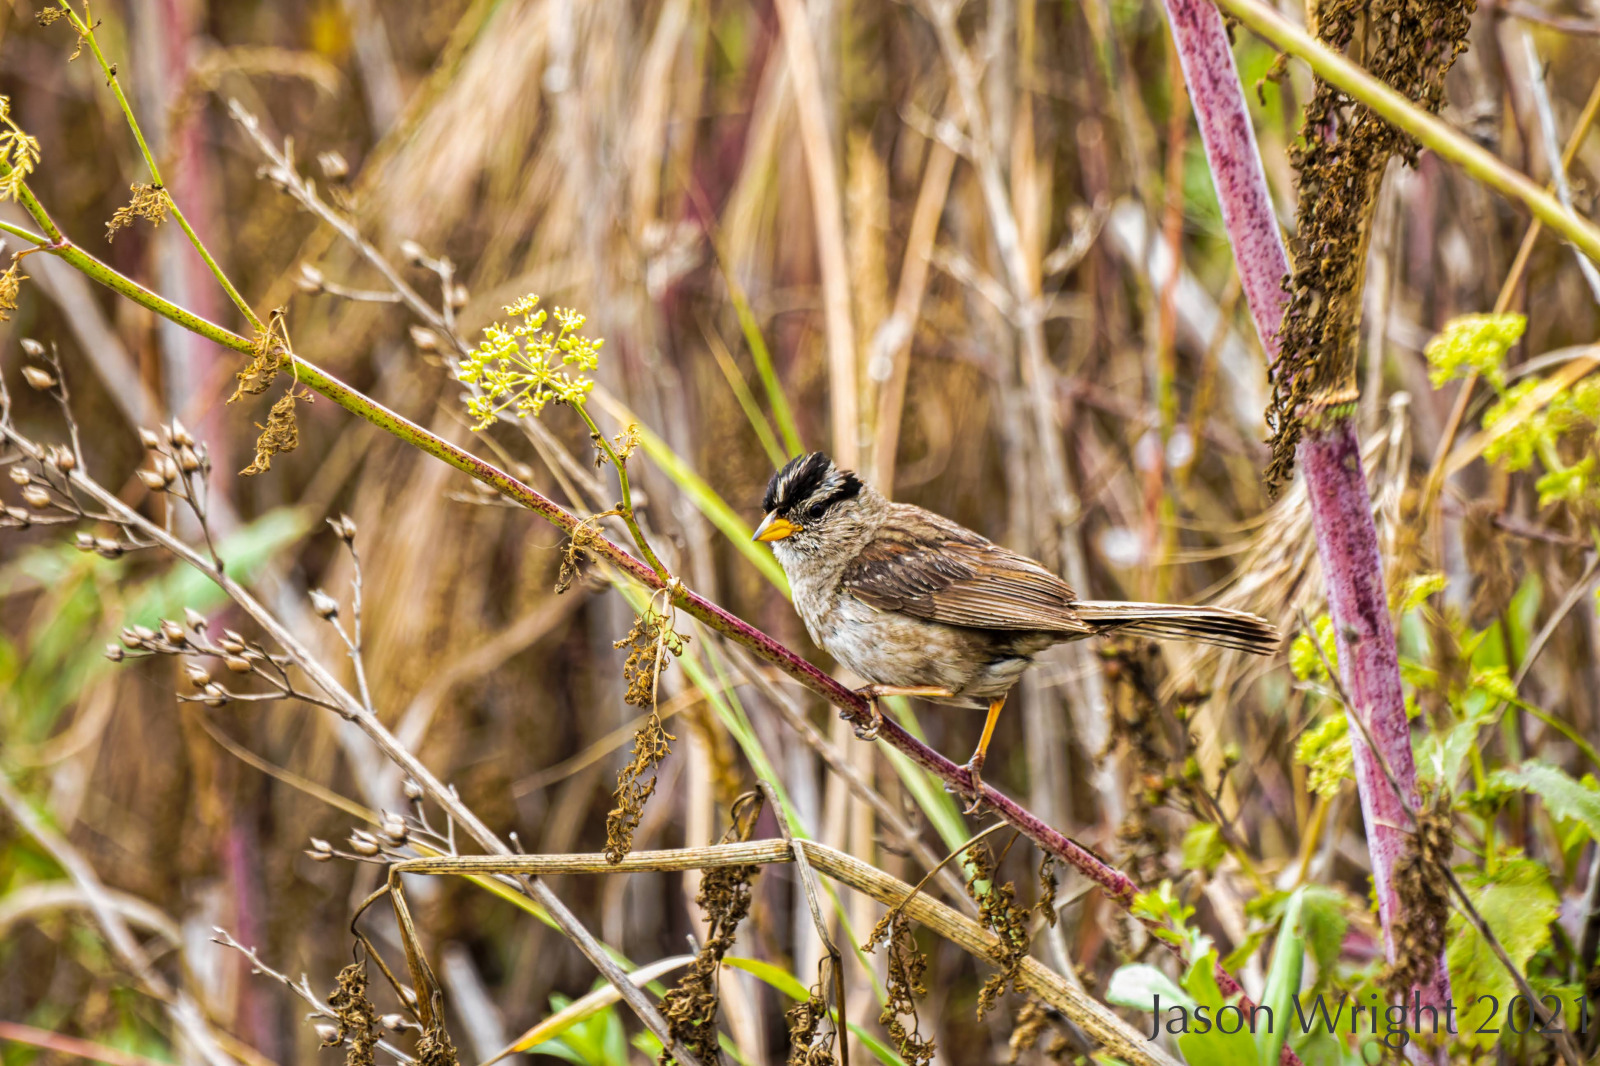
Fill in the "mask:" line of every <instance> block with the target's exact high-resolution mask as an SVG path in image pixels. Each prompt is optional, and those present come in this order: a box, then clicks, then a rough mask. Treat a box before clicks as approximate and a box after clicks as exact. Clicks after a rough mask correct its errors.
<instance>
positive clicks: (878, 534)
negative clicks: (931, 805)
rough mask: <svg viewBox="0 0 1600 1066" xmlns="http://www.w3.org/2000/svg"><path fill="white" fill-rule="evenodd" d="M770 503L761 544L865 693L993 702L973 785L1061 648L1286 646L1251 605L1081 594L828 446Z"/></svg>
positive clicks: (781, 485) (806, 458)
mask: <svg viewBox="0 0 1600 1066" xmlns="http://www.w3.org/2000/svg"><path fill="white" fill-rule="evenodd" d="M761 506H762V509H763V510H764V511H765V512H766V517H765V518H763V519H762V521H761V525H760V526H759V527H758V528H757V529H756V532H755V539H756V540H758V541H768V542H770V543H771V544H772V550H773V554H775V555H776V556H777V557H778V562H779V563H780V564H781V565H782V566H783V572H784V573H785V574H787V575H788V577H789V584H790V586H791V587H792V589H793V592H794V605H795V609H796V610H798V611H799V612H800V618H801V620H802V621H804V622H805V625H806V631H807V632H808V633H810V634H811V639H812V640H814V641H816V642H817V643H818V644H820V645H821V646H822V647H824V648H826V649H827V651H828V653H829V654H830V655H832V656H833V657H834V658H835V659H837V660H838V661H839V662H840V663H842V664H843V665H845V666H846V667H848V668H849V669H851V670H852V671H854V672H855V673H857V674H859V675H860V676H861V677H862V678H863V679H864V680H865V681H867V682H868V683H869V684H868V686H867V688H866V689H864V690H863V692H864V693H865V694H866V695H868V696H869V697H872V698H874V700H875V699H876V697H878V696H886V695H896V694H901V695H916V696H922V697H924V698H927V699H932V700H934V701H936V702H940V703H950V704H956V705H959V706H968V707H987V708H988V712H989V716H988V719H987V720H986V721H985V723H984V727H983V739H982V740H980V741H979V742H978V749H977V751H975V752H973V754H972V758H971V760H969V761H968V763H967V769H968V770H969V771H970V772H971V774H972V782H973V792H974V793H978V792H979V788H980V786H979V780H980V778H979V774H980V772H981V770H982V768H983V762H984V758H985V756H986V754H987V752H988V748H989V740H990V738H991V737H992V736H993V734H994V726H995V722H996V720H997V719H998V718H999V715H1000V708H1001V707H1002V706H1003V705H1004V704H1005V699H1006V693H1008V692H1010V691H1011V687H1012V686H1013V685H1015V684H1016V683H1017V682H1018V681H1019V680H1020V679H1021V678H1022V674H1023V671H1025V670H1027V668H1028V667H1029V666H1030V665H1031V664H1032V661H1033V657H1034V656H1035V655H1037V654H1039V653H1040V652H1041V651H1044V650H1045V649H1046V648H1048V647H1050V646H1051V645H1054V644H1060V643H1063V642H1065V641H1069V640H1081V639H1082V638H1084V637H1090V636H1094V635H1096V634H1101V633H1112V632H1117V631H1125V632H1131V633H1138V634H1141V635H1145V636H1151V637H1164V638H1173V639H1177V640H1192V641H1198V642H1200V643H1204V644H1215V645H1219V646H1221V647H1224V648H1235V649H1238V650H1240V651H1247V652H1253V653H1255V654H1258V655H1264V654H1267V653H1269V652H1271V651H1273V650H1274V649H1275V648H1277V646H1278V631H1277V630H1276V629H1275V628H1274V627H1273V626H1272V625H1271V624H1270V623H1269V622H1267V621H1266V620H1265V619H1262V618H1258V617H1257V616H1255V615H1253V614H1246V613H1244V612H1243V611H1230V610H1226V609H1224V608H1221V607H1178V606H1172V605H1169V604H1164V603H1118V602H1110V601H1100V600H1080V599H1078V597H1077V594H1076V593H1075V592H1073V590H1072V587H1071V586H1070V585H1068V584H1067V583H1066V582H1065V581H1063V580H1061V579H1060V578H1059V577H1057V576H1056V575H1055V574H1052V573H1051V572H1050V571H1048V570H1046V569H1045V568H1044V567H1043V566H1041V565H1039V564H1038V563H1036V562H1034V561H1033V560H1032V559H1029V558H1027V557H1025V556H1022V555H1018V554H1017V553H1016V552H1013V551H1008V550H1007V549H1005V548H1002V547H1000V546H999V545H997V544H993V543H991V542H990V541H988V540H985V539H984V538H983V537H981V536H979V535H978V534H976V533H974V532H973V531H972V530H970V529H967V528H965V527H964V526H960V525H957V524H956V523H955V522H952V521H950V520H949V519H948V518H942V517H940V516H939V515H936V514H934V513H933V512H931V511H927V510H924V509H923V508H921V507H914V506H912V505H911V504H906V503H892V502H890V501H889V500H887V499H885V498H884V497H883V495H882V494H881V493H879V492H878V491H876V490H875V489H873V488H872V486H870V485H867V484H864V483H863V482H862V481H861V479H860V478H858V477H857V476H856V475H855V474H853V473H852V472H850V471H848V470H841V469H839V467H837V466H836V465H834V463H833V461H832V460H831V459H829V458H828V457H827V456H826V455H824V454H822V453H821V452H813V453H811V454H810V455H802V456H799V457H798V458H795V459H791V460H790V461H789V462H788V463H787V464H786V465H785V466H784V468H783V469H782V470H779V471H778V472H777V473H776V474H774V475H773V476H772V480H771V482H769V483H768V485H767V494H766V497H765V499H764V500H763V501H762V505H761ZM874 712H876V704H874ZM869 735H870V731H869ZM974 802H976V800H974Z"/></svg>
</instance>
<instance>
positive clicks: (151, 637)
mask: <svg viewBox="0 0 1600 1066" xmlns="http://www.w3.org/2000/svg"><path fill="white" fill-rule="evenodd" d="M133 635H134V636H136V637H138V638H139V643H141V644H151V643H154V641H155V639H156V631H155V630H153V629H151V628H150V627H149V626H134V627H133Z"/></svg>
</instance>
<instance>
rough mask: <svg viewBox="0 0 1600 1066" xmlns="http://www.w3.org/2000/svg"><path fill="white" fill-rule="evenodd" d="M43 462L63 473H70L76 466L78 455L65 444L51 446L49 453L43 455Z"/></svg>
mask: <svg viewBox="0 0 1600 1066" xmlns="http://www.w3.org/2000/svg"><path fill="white" fill-rule="evenodd" d="M45 462H47V463H49V464H50V465H51V466H53V467H55V468H56V469H57V470H59V471H61V472H62V473H63V474H68V473H71V472H72V471H73V470H76V469H77V467H78V457H77V456H76V455H74V454H73V453H72V449H71V448H68V447H67V446H66V445H62V446H61V447H59V448H51V449H50V452H49V454H48V455H46V456H45Z"/></svg>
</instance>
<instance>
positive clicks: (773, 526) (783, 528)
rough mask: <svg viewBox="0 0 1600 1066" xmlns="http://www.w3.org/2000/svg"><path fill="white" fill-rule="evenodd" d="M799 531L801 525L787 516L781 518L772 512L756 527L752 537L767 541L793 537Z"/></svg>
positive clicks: (752, 538)
mask: <svg viewBox="0 0 1600 1066" xmlns="http://www.w3.org/2000/svg"><path fill="white" fill-rule="evenodd" d="M798 532H800V527H799V526H797V525H795V524H794V523H793V522H791V521H789V520H788V519H787V518H779V517H778V516H777V514H776V513H770V514H768V515H767V517H765V518H763V519H762V520H761V524H760V525H759V526H757V527H756V532H755V535H754V536H752V537H751V538H750V539H751V540H765V541H773V540H782V539H783V538H785V537H792V536H794V535H795V534H796V533H798Z"/></svg>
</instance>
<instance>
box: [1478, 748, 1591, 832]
mask: <svg viewBox="0 0 1600 1066" xmlns="http://www.w3.org/2000/svg"><path fill="white" fill-rule="evenodd" d="M1490 780H1491V782H1493V783H1495V784H1500V785H1509V786H1511V787H1513V788H1517V789H1521V790H1522V791H1523V792H1527V793H1530V794H1532V795H1535V796H1538V797H1539V798H1540V799H1541V800H1543V801H1544V805H1545V808H1546V809H1547V810H1549V812H1550V816H1551V817H1552V818H1563V819H1565V818H1571V819H1573V820H1574V821H1576V822H1578V823H1579V824H1580V825H1582V826H1583V828H1584V829H1585V830H1586V831H1587V832H1588V834H1589V837H1590V839H1592V840H1600V784H1597V783H1596V782H1595V779H1594V775H1592V774H1585V775H1584V778H1583V780H1582V781H1575V780H1573V778H1572V776H1571V775H1570V774H1568V773H1567V772H1566V771H1565V770H1562V769H1560V768H1558V767H1555V766H1552V765H1550V764H1549V763H1547V762H1543V761H1541V760H1539V759H1529V760H1528V761H1527V762H1525V763H1523V764H1522V765H1521V766H1518V767H1516V768H1515V769H1511V770H1496V771H1495V772H1494V773H1493V774H1491V775H1490Z"/></svg>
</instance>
